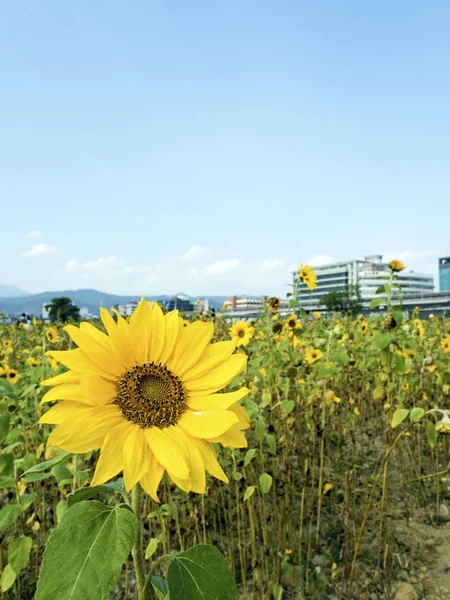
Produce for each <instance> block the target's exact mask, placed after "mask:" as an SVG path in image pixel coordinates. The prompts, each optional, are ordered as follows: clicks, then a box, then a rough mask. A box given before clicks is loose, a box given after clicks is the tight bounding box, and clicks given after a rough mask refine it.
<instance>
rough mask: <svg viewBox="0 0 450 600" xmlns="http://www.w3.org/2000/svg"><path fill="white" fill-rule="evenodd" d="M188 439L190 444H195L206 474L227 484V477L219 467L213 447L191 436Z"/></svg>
mask: <svg viewBox="0 0 450 600" xmlns="http://www.w3.org/2000/svg"><path fill="white" fill-rule="evenodd" d="M189 437H190V440H191V441H192V443H194V444H196V446H197V448H198V449H199V451H200V454H201V455H202V457H203V463H204V465H205V468H206V470H207V471H208V473H211V475H213V476H214V477H216V478H217V479H220V480H221V481H224V482H225V483H228V477H227V476H226V475H225V473H224V472H223V470H222V467H221V466H220V465H219V462H218V460H217V455H216V451H215V449H214V446H213V445H212V444H211V443H210V442H207V441H206V440H200V439H198V438H194V437H192V436H189Z"/></svg>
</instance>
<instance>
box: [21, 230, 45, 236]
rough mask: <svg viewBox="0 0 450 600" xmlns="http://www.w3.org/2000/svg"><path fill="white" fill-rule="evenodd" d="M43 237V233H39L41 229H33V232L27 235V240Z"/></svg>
mask: <svg viewBox="0 0 450 600" xmlns="http://www.w3.org/2000/svg"><path fill="white" fill-rule="evenodd" d="M41 235H42V231H39V229H33V231H30V233H27V234H25V237H26V238H38V237H41Z"/></svg>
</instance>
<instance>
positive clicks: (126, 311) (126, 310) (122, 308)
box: [114, 300, 138, 317]
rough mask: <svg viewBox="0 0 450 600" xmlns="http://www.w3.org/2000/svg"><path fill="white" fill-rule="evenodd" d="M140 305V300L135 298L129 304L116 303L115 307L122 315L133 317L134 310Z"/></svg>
mask: <svg viewBox="0 0 450 600" xmlns="http://www.w3.org/2000/svg"><path fill="white" fill-rule="evenodd" d="M137 307H138V302H136V301H135V300H130V302H128V304H116V305H115V306H114V308H115V309H116V310H117V311H118V313H119V314H120V315H122V317H131V315H132V314H133V313H134V311H135V310H136V309H137Z"/></svg>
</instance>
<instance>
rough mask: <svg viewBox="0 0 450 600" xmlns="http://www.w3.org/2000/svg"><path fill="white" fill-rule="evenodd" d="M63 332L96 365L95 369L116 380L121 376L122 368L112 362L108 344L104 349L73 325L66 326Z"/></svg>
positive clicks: (115, 362)
mask: <svg viewBox="0 0 450 600" xmlns="http://www.w3.org/2000/svg"><path fill="white" fill-rule="evenodd" d="M64 330H65V331H67V333H68V334H69V335H70V337H71V338H72V339H73V341H74V342H75V344H77V346H78V347H79V348H80V350H82V351H83V352H84V354H85V355H86V356H87V357H88V358H89V359H90V360H91V361H92V362H93V363H94V364H95V365H97V367H99V368H100V369H102V370H103V371H105V373H110V374H111V375H114V376H115V377H116V378H118V377H120V376H121V375H122V373H123V367H122V365H120V364H119V363H118V362H117V361H116V360H114V358H115V357H114V352H113V350H112V347H111V344H110V343H108V346H107V347H106V346H104V345H103V344H102V343H99V342H98V341H97V340H96V339H95V338H94V337H92V336H91V335H89V334H88V333H86V331H83V330H81V329H80V328H79V327H75V326H74V325H66V327H64ZM99 333H100V332H99ZM105 337H106V336H105ZM107 339H108V338H107Z"/></svg>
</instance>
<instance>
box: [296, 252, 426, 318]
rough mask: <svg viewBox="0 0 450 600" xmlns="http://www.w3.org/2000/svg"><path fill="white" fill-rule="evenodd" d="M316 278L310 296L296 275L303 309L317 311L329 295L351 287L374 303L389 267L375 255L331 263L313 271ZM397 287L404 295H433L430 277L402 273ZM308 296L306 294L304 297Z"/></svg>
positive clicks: (387, 274) (406, 272)
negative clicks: (400, 288) (323, 299)
mask: <svg viewBox="0 0 450 600" xmlns="http://www.w3.org/2000/svg"><path fill="white" fill-rule="evenodd" d="M314 271H315V273H316V276H317V287H316V289H315V290H313V291H311V292H309V291H308V288H307V287H306V286H305V285H304V284H303V283H302V282H301V281H299V279H298V275H297V273H294V274H293V278H294V282H293V285H294V286H298V292H299V294H298V300H299V303H300V305H301V306H303V307H304V308H311V309H313V310H317V309H319V308H320V300H321V299H322V297H323V296H324V295H325V294H327V293H328V292H338V291H342V290H345V289H346V288H348V287H349V286H358V287H359V290H360V293H361V298H362V299H363V300H371V299H372V298H374V297H375V295H376V293H375V292H376V290H377V288H379V287H380V285H382V283H383V279H384V280H386V279H387V278H388V277H389V265H388V263H384V262H383V256H382V255H380V254H374V255H370V256H365V257H364V260H353V261H347V262H339V263H330V264H328V265H323V266H320V267H314ZM397 276H398V283H399V284H400V285H401V286H402V293H403V294H417V295H419V296H420V295H421V294H422V295H423V294H429V293H430V292H433V291H434V282H433V277H432V276H431V275H426V274H424V273H415V272H414V271H400V272H399V273H397ZM304 292H307V293H304Z"/></svg>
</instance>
